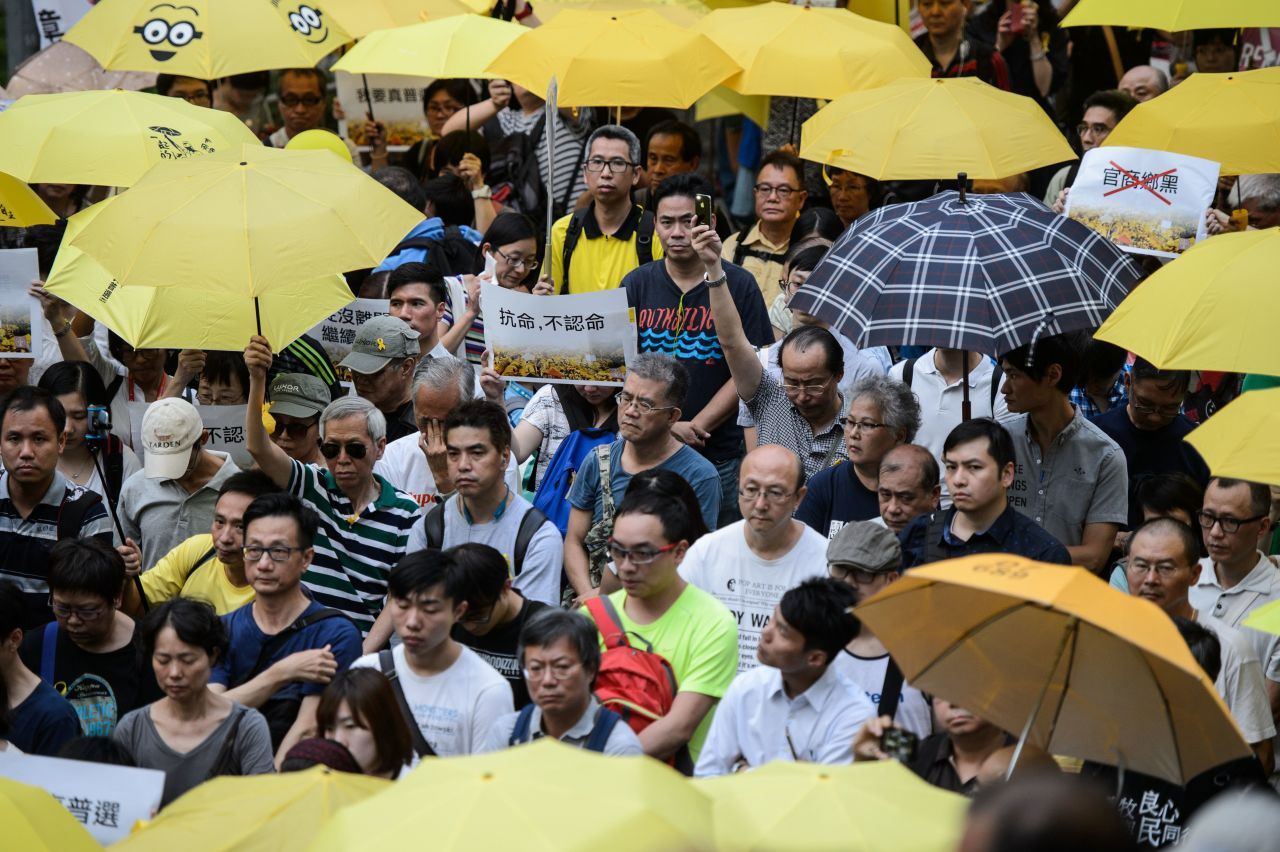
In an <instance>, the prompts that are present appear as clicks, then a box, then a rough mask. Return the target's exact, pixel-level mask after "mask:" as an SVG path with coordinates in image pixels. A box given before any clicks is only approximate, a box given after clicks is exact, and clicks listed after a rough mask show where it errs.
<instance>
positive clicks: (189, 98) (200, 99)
mask: <svg viewBox="0 0 1280 852" xmlns="http://www.w3.org/2000/svg"><path fill="white" fill-rule="evenodd" d="M173 97H175V98H182V99H183V100H184V101H186V102H187V103H189V104H207V103H210V100H211V99H210V98H209V93H208V92H185V93H184V92H178V93H177V94H176V95H173Z"/></svg>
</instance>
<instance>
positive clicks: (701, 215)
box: [693, 193, 711, 227]
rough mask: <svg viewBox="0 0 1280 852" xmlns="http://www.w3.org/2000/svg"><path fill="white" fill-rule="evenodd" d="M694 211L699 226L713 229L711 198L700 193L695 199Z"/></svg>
mask: <svg viewBox="0 0 1280 852" xmlns="http://www.w3.org/2000/svg"><path fill="white" fill-rule="evenodd" d="M693 210H694V213H695V214H696V215H697V217H698V224H699V225H706V226H707V227H711V196H710V195H703V194H702V193H698V194H697V195H695V196H694V197H693Z"/></svg>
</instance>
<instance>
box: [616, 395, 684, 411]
mask: <svg viewBox="0 0 1280 852" xmlns="http://www.w3.org/2000/svg"><path fill="white" fill-rule="evenodd" d="M626 393H627V392H626V391H618V392H617V393H615V394H614V395H613V401H614V403H616V404H617V406H618V410H619V411H622V410H623V409H624V408H628V407H630V406H632V405H634V406H635V407H636V408H638V409H640V413H641V414H652V413H653V412H655V411H671V410H672V409H675V408H679V407H680V406H678V405H654V404H653V403H651V402H649V400H647V399H641V398H640V397H638V396H632V397H631V399H629V400H625V401H624V400H623V398H622V397H623V396H624V395H626Z"/></svg>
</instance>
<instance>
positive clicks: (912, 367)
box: [902, 355, 924, 387]
mask: <svg viewBox="0 0 1280 852" xmlns="http://www.w3.org/2000/svg"><path fill="white" fill-rule="evenodd" d="M923 357H924V356H923V355H920V356H918V357H915V358H912V359H911V360H909V361H907V363H906V365H905V366H903V368H902V383H903V384H904V385H906V386H907V387H911V380H912V379H914V378H915V375H916V362H917V361H919V360H920V359H921V358H923Z"/></svg>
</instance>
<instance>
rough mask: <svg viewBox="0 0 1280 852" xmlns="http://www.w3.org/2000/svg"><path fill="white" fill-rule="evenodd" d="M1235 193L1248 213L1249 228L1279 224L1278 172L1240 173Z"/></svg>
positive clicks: (1279, 183) (1279, 193)
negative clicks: (1261, 173)
mask: <svg viewBox="0 0 1280 852" xmlns="http://www.w3.org/2000/svg"><path fill="white" fill-rule="evenodd" d="M1236 193H1237V194H1238V195H1239V196H1240V206H1241V207H1242V208H1244V209H1245V210H1246V211H1247V212H1248V213H1249V227H1250V228H1274V227H1276V226H1277V225H1280V174H1264V175H1241V176H1240V180H1239V182H1238V183H1237V184H1236Z"/></svg>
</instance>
